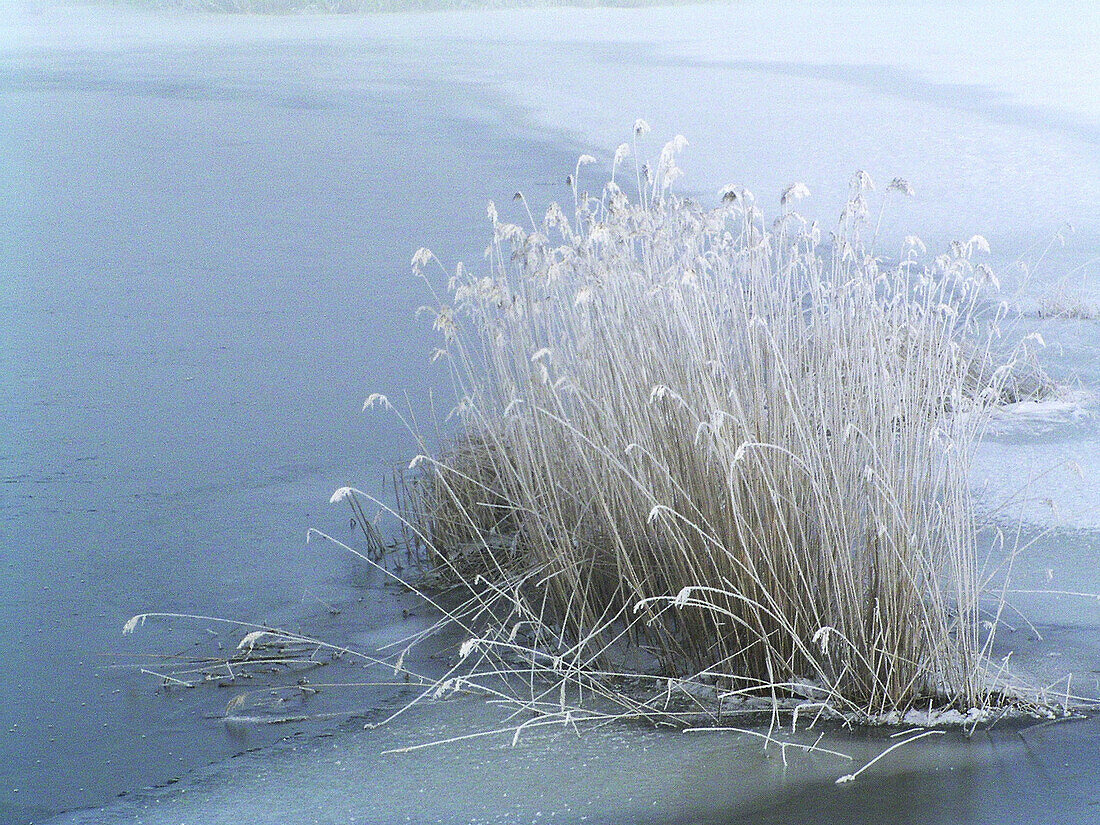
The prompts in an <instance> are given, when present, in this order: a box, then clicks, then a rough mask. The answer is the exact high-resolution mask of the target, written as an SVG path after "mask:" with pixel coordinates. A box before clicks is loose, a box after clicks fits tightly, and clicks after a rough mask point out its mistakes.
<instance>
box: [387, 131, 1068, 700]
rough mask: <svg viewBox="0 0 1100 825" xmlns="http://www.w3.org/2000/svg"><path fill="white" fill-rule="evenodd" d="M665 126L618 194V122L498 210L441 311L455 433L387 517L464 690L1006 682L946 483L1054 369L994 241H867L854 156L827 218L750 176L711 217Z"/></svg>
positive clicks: (766, 691) (896, 689)
mask: <svg viewBox="0 0 1100 825" xmlns="http://www.w3.org/2000/svg"><path fill="white" fill-rule="evenodd" d="M644 131H646V128H645V124H644V123H639V124H638V125H637V127H636V133H637V134H638V135H639V136H640V135H641V134H642V133H644ZM685 143H686V141H684V140H683V139H682V138H679V137H678V138H677V139H676V140H674V141H672V142H670V143H669V144H668V145H666V146H665V147H664V149H663V151H662V152H661V154H660V157H659V159H658V161H657V162H656V163H655V164H653V165H652V166H641V165H635V166H634V168H633V169H630V170H627V171H626V172H625V174H626V177H627V179H628V180H629V187H630V188H631V189H632V190H634V191H635V192H636V195H635V196H634V197H630V196H628V195H627V193H626V191H625V189H624V186H626V185H625V184H624V185H620V183H619V181H618V180H617V179H619V178H622V177H623V175H624V169H626V166H625V163H624V161H625V160H626V158H627V157H628V156H630V155H631V154H632V150H631V147H630V146H627V145H625V144H624V145H623V146H622V147H620V149H619V151H618V152H617V153H616V155H615V162H614V165H613V168H612V174H611V180H610V181H609V182H608V183H607V184H606V185H605V186H604V187H603V189H602V192H601V194H600V195H599V196H591V195H589V194H588V193H586V192H585V191H583V189H582V188H581V187H580V185H579V184H578V179H579V178H580V177H581V176H582V175H583V174H584V170H583V167H585V166H587V165H588V164H590V163H592V162H593V159H592V158H590V157H588V156H583V157H582V158H581V159H580V162H579V163H578V165H577V168H576V169H575V170H574V174H573V175H572V176H571V179H570V181H571V183H572V186H573V190H574V201H575V203H574V206H573V209H572V214H571V215H567V214H566V213H565V211H564V210H562V209H561V208H560V207H558V206H556V205H555V206H552V207H551V208H550V210H549V211H548V212H547V214H546V216H545V217H544V219H543V220H542V221H541V222H536V221H535V220H534V219H533V218H531V217H528V220H529V225H528V226H527V227H521V226H519V225H517V224H512V223H507V222H504V221H502V220H501V219H500V217H499V214H498V213H497V211H496V209H495V208H494V207H493V206H492V205H490V207H489V217H490V220H491V222H492V227H493V238H492V242H491V244H490V246H489V248H488V250H487V256H486V259H487V274H484V275H480V276H479V275H476V274H474V273H471V272H469V271H468V270H466V269H465V268H463V267H462V266H461V265H459V267H458V268H457V271H456V272H455V274H454V276H453V277H451V278H450V281H449V289H448V295H447V296H446V298H445V300H438V301H437V303H436V304H435V305H434V306H433V307H432V314H433V317H434V327H435V329H436V330H437V332H438V333H439V334H440V335H441V336H442V338H443V341H444V343H443V346H442V347H441V349H440V350H439V351H437V353H436V357H438V358H443V359H445V360H446V361H447V362H448V363H449V365H450V369H451V371H452V375H453V379H454V382H455V386H456V387H457V391H458V397H459V398H460V401H459V404H458V406H457V407H456V411H457V414H458V415H459V416H460V421H461V433H460V435H459V436H458V437H457V438H456V439H455V440H453V441H452V442H450V444H449V445H448V446H445V447H444V448H443V449H442V450H441V451H440V452H439V454H438V455H436V456H435V457H432V458H428V457H426V456H420V457H418V458H417V459H416V460H415V461H414V465H415V466H416V468H417V470H418V472H419V473H420V478H419V480H418V483H417V486H416V492H415V493H414V494H412V495H411V496H410V497H409V499H408V500H409V511H408V512H407V513H405V517H406V518H407V519H408V520H409V521H410V523H411V524H412V525H413V527H414V531H413V532H415V534H416V535H417V536H418V537H419V540H421V541H422V542H423V543H424V544H425V545H427V546H428V547H429V548H430V550H431V553H432V557H433V558H434V560H435V564H436V566H437V568H439V569H440V570H443V571H445V572H446V573H447V576H448V580H449V581H451V582H452V583H453V584H455V585H457V586H458V588H459V590H460V591H461V592H463V593H464V594H465V595H466V599H467V601H466V603H465V605H464V606H463V607H462V608H460V609H458V614H459V615H461V616H462V618H463V621H464V623H465V625H464V626H468V627H470V628H474V630H473V631H472V632H471V634H470V635H471V638H470V640H469V641H468V642H467V644H466V645H464V646H463V649H462V654H463V656H462V658H463V660H464V662H465V665H464V670H463V671H462V673H463V676H462V677H461V679H459V682H460V683H462V684H464V685H465V686H470V685H473V684H475V683H477V684H480V685H481V687H482V688H483V689H485V690H489V691H490V692H494V693H498V694H500V695H509V696H512V697H513V699H515V700H517V701H520V702H521V703H522V704H523V705H524V706H525V707H527V708H529V709H534V710H538V709H540V708H542V709H545V708H546V707H552V706H558V707H560V709H561V710H562V711H564V710H565V709H566V707H569V708H572V709H573V711H571V712H580V709H581V708H583V707H586V704H585V701H586V697H588V699H589V700H591V699H594V698H600V697H602V699H611V700H613V701H614V702H616V703H618V704H619V706H620V707H621V708H625V711H624V712H625V713H626V714H627V715H631V714H634V715H642V716H661V715H662V714H664V715H666V716H675V715H676V714H677V713H678V712H679V711H676V710H675V709H676V708H677V707H680V708H683V705H684V702H686V703H687V705H688V706H689V707H688V708H687V710H686V711H685V712H686V713H694V712H697V711H703V712H705V713H710V714H712V715H714V714H717V715H716V716H715V718H720V716H721V713H722V710H721V708H722V707H723V706H725V707H726V708H727V709H728V708H729V707H730V706H731V704H730V703H734V704H736V703H738V702H741V701H749V702H750V703H751V702H752V701H756V700H759V699H760V698H761V697H762V698H763V699H764V700H765V701H766V702H767V703H768V705H769V706H771V707H773V708H774V707H779V706H781V705H784V703H789V702H793V703H796V704H798V703H800V704H801V705H802V706H803V707H808V706H813V707H816V708H818V711H817V712H818V713H820V712H829V713H837V714H840V715H842V716H844V717H845V718H847V719H855V720H857V721H872V720H876V719H879V720H881V719H884V718H896V717H897V716H898V714H899V713H900V714H902V715H904V713H905V712H907V711H908V710H911V709H913V708H918V707H920V708H925V709H928V708H929V707H930V706H931V707H936V708H942V709H948V708H951V709H955V710H958V711H962V712H963V713H965V712H967V711H971V710H972V709H975V708H987V707H989V706H991V705H993V704H1000V703H1003V702H1004V701H1006V697H1005V695H1004V694H1003V692H1002V684H1001V680H1000V679H999V678H998V673H999V671H998V670H997V668H994V667H991V665H990V663H989V651H990V649H991V645H992V642H993V635H994V633H995V630H996V614H995V613H994V614H993V615H987V614H986V613H984V612H983V597H984V596H985V594H986V588H985V585H986V584H987V583H988V582H987V580H986V579H985V578H983V572H982V571H981V570H980V569H979V568H978V565H977V561H976V559H977V555H978V554H977V547H976V530H975V523H974V522H975V519H974V512H973V505H972V501H971V495H970V491H969V488H968V483H967V475H968V470H969V467H970V463H971V457H972V454H973V450H974V448H975V446H976V444H977V442H978V440H979V438H980V436H981V433H982V431H983V428H984V427H985V425H986V422H987V419H988V414H989V411H990V410H991V408H992V407H993V406H994V405H996V404H998V403H1001V402H1003V401H1008V400H1018V397H1020V396H1021V395H1026V394H1028V393H1038V392H1041V391H1042V390H1043V388H1044V387H1045V386H1046V384H1045V383H1044V380H1041V379H1036V380H1035V381H1032V382H1031V383H1028V382H1027V381H1021V378H1020V376H1021V372H1020V369H1019V365H1021V364H1025V363H1029V362H1030V361H1032V360H1033V358H1034V352H1035V350H1036V348H1037V347H1038V346H1039V345H1040V344H1041V341H1039V340H1037V339H1036V337H1034V336H1032V337H1029V338H1026V339H1024V340H1022V341H1020V342H1018V343H1017V344H1015V345H1014V346H1011V347H1006V345H1005V344H1004V342H1003V339H1002V337H1001V331H1000V328H999V324H1000V322H1001V321H1002V320H1003V317H1004V314H1005V311H1006V310H1005V308H1004V307H1003V306H998V305H997V304H995V303H994V302H993V301H991V300H990V294H991V291H992V290H994V289H995V286H996V285H995V281H996V279H995V278H994V276H993V273H992V271H991V270H990V268H989V267H988V265H987V264H986V263H985V262H984V260H983V258H984V256H985V254H986V253H988V251H989V250H988V245H987V244H986V242H985V240H984V239H983V238H981V237H979V236H975V237H973V238H971V239H970V240H969V241H968V242H965V243H954V244H952V245H951V246H950V248H949V249H948V251H947V252H946V253H944V254H943V255H940V256H938V257H936V258H934V259H933V260H928V261H926V260H925V259H924V252H923V245H922V244H921V243H920V241H919V240H917V239H916V238H909V239H907V240H906V242H905V244H904V246H903V248H902V249H900V250H899V252H898V253H897V255H896V257H894V258H893V259H892V261H890V262H887V260H886V259H884V257H882V256H881V255H879V254H877V253H876V252H875V246H876V244H877V242H878V238H877V237H876V235H877V232H876V228H875V223H876V220H875V218H876V216H877V214H879V213H878V209H877V208H875V209H872V206H871V204H870V203H869V200H870V198H872V197H873V184H872V182H871V180H870V178H869V177H868V176H867V175H866V174H864V173H859V174H857V175H856V176H855V177H854V178H853V180H852V183H851V191H850V197H849V200H848V202H847V204H846V206H845V208H844V210H843V213H842V215H841V216H840V219H839V221H838V223H837V225H836V226H835V227H833V229H832V231H831V232H829V233H828V234H827V235H825V234H823V230H822V228H821V227H820V226H819V225H818V224H816V223H815V222H813V221H809V220H807V219H806V218H804V217H803V216H802V215H800V214H799V212H798V211H797V209H796V207H797V205H798V202H799V200H801V199H802V198H803V197H805V196H806V195H807V194H808V192H807V191H806V188H805V187H804V186H802V185H800V184H796V185H794V186H791V187H789V188H788V189H787V190H786V191H785V192H784V193H783V195H782V197H781V199H780V208H779V212H778V215H777V217H776V218H775V219H774V221H772V222H768V221H767V220H766V218H765V216H764V213H763V211H762V210H761V209H760V208H759V207H758V205H757V203H756V201H755V199H754V197H753V196H752V194H751V193H749V192H748V191H746V190H745V189H743V188H737V187H729V188H727V189H725V190H723V192H722V193H721V195H722V196H721V202H720V203H719V204H718V205H717V206H716V207H714V208H710V209H704V208H702V207H701V206H699V205H697V204H696V203H694V202H692V201H690V200H688V199H686V198H683V197H680V196H678V195H676V194H674V190H673V186H672V184H673V182H674V181H675V180H676V179H677V178H678V177H679V175H680V172H679V169H678V168H677V165H676V157H677V153H678V152H679V151H680V150H681V149H682V148H683V146H684V145H685ZM906 194H910V190H909V187H908V185H907V184H906V183H905V182H904V181H902V180H895V181H894V182H893V183H891V185H890V186H889V187H888V188H887V190H886V192H884V193H883V195H882V200H883V201H884V200H885V199H887V198H892V197H901V196H904V195H906ZM518 197H520V196H517V198H518ZM524 205H525V204H524ZM875 206H876V207H877V206H878V204H876V205H875ZM527 214H528V216H530V212H529V211H528V212H527ZM437 263H438V262H437V261H436V260H435V259H434V257H433V256H432V254H431V253H430V252H428V251H426V250H421V251H419V252H418V253H417V255H416V256H415V257H414V259H413V268H414V270H415V271H416V272H417V273H418V274H421V275H424V270H425V268H426V267H429V266H433V265H435V264H437ZM425 277H426V276H425ZM1031 374H1032V375H1035V374H1036V373H1035V372H1034V371H1032V373H1031ZM373 400H379V399H378V398H375V399H373ZM382 400H384V399H382ZM993 610H994V611H996V606H995V605H994V607H993ZM990 619H992V620H990ZM456 678H458V677H456ZM455 686H456V684H455V683H454V682H453V681H452V683H451V684H445V685H444V686H443V687H444V690H446V689H452V688H454V687H455ZM639 687H640V689H641V692H640V693H639V692H638V689H639ZM647 691H648V694H647ZM673 694H675V695H676V696H678V697H679V698H680V700H681V701H680V702H679V703H677V702H673V703H672V704H671V705H670V699H671V698H672V697H673ZM647 695H648V696H649V698H648V699H647V698H645V697H646V696H647ZM662 695H664V699H663V700H661V698H660V697H661V696H662ZM662 701H663V705H662V704H661V702H662ZM715 707H717V708H718V710H715Z"/></svg>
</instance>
